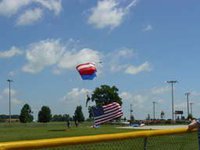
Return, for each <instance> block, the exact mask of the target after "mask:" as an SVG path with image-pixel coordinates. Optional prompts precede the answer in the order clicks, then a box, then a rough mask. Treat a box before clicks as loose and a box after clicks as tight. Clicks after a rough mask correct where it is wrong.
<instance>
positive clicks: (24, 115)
mask: <svg viewBox="0 0 200 150" xmlns="http://www.w3.org/2000/svg"><path fill="white" fill-rule="evenodd" d="M32 113H33V112H32V111H31V107H30V106H29V105H28V104H25V105H24V106H23V107H22V109H21V113H20V116H19V120H20V122H22V123H27V122H32V121H33V115H32Z"/></svg>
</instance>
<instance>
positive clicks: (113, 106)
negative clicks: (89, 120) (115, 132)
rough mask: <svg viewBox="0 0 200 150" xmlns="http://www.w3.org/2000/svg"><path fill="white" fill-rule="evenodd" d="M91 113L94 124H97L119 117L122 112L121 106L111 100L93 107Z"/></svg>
mask: <svg viewBox="0 0 200 150" xmlns="http://www.w3.org/2000/svg"><path fill="white" fill-rule="evenodd" d="M93 114H94V124H95V125H96V126H97V125H100V124H102V123H105V122H108V121H111V120H113V119H115V118H119V117H121V116H122V115H123V112H122V108H121V106H120V105H119V104H118V103H116V102H113V103H110V104H108V105H104V106H99V107H94V108H93Z"/></svg>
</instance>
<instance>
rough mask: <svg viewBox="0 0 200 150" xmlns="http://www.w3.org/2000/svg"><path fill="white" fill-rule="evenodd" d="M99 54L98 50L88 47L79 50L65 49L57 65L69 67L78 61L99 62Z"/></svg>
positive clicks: (78, 62) (72, 66)
mask: <svg viewBox="0 0 200 150" xmlns="http://www.w3.org/2000/svg"><path fill="white" fill-rule="evenodd" d="M100 55H101V54H100V53H99V52H98V51H96V50H92V49H89V48H84V49H81V50H80V51H66V52H65V54H64V56H63V57H62V59H61V60H60V62H59V64H58V67H60V68H67V69H71V68H74V67H75V66H76V65H78V64H80V63H85V62H99V61H100V57H101V56H100Z"/></svg>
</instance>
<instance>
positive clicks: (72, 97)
mask: <svg viewBox="0 0 200 150" xmlns="http://www.w3.org/2000/svg"><path fill="white" fill-rule="evenodd" d="M88 91H89V90H88V89H85V88H82V89H79V88H73V89H72V90H71V91H70V92H68V93H67V94H66V95H65V96H64V97H63V101H66V102H74V103H77V102H78V101H80V99H83V97H85V96H86V94H87V92H88Z"/></svg>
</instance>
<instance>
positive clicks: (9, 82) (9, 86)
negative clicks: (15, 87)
mask: <svg viewBox="0 0 200 150" xmlns="http://www.w3.org/2000/svg"><path fill="white" fill-rule="evenodd" d="M7 81H8V90H9V91H8V92H9V94H8V96H9V123H11V82H13V80H10V79H8V80H7Z"/></svg>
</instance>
